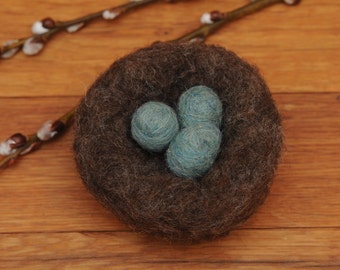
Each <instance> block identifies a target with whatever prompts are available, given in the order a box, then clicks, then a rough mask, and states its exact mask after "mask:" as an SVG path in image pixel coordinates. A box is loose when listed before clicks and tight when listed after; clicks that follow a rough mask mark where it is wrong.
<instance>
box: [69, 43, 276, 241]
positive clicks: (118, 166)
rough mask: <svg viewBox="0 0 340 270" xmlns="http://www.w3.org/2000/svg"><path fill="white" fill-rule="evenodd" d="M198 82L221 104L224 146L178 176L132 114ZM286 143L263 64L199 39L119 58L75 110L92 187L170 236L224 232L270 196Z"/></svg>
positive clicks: (80, 158)
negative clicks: (199, 172) (200, 172)
mask: <svg viewBox="0 0 340 270" xmlns="http://www.w3.org/2000/svg"><path fill="white" fill-rule="evenodd" d="M195 85H206V86H208V87H210V88H212V89H214V90H215V91H216V93H217V94H218V95H219V97H220V99H221V101H222V104H223V120H222V127H221V130H222V135H223V139H222V144H221V150H220V153H219V155H218V157H217V159H216V161H215V163H214V165H213V167H212V168H211V169H210V170H209V171H208V172H207V173H206V174H205V175H204V176H203V177H202V178H201V179H198V180H196V181H194V180H190V179H183V178H179V177H177V176H175V175H174V174H172V173H171V172H170V170H169V169H168V168H167V166H166V161H165V155H164V154H154V153H150V152H147V151H145V150H143V149H142V148H141V147H139V146H138V144H137V143H136V142H135V141H134V140H133V139H132V137H131V134H130V122H131V117H132V115H133V112H134V111H135V110H136V109H137V108H138V107H139V106H141V105H142V104H143V103H145V102H147V101H150V100H154V101H161V102H165V103H166V104H168V105H170V106H172V107H173V108H176V104H177V102H178V99H179V96H180V95H181V94H182V93H183V92H184V91H185V90H186V89H189V88H190V87H192V86H195ZM281 149H282V128H281V120H280V115H279V113H278V111H277V108H276V106H275V104H274V102H273V99H272V97H271V94H270V91H269V89H268V87H267V85H266V83H265V81H264V80H263V79H262V77H261V76H260V74H259V72H258V70H257V68H256V67H254V66H252V65H250V64H249V63H247V62H246V61H244V60H242V59H241V58H239V57H238V56H237V55H236V54H235V53H233V52H231V51H228V50H226V49H224V48H222V47H219V46H215V45H205V44H201V43H181V44H174V43H160V42H159V43H155V44H153V45H151V46H150V47H147V48H143V49H140V50H137V51H136V52H134V53H131V54H129V55H127V56H125V57H123V58H121V59H119V60H118V61H116V62H114V63H113V64H112V65H111V66H110V67H109V69H108V70H106V71H105V72H104V73H103V74H102V75H101V76H100V77H99V78H98V79H97V80H96V81H95V82H94V84H93V85H92V86H91V87H90V89H89V90H88V92H87V94H86V96H85V97H84V98H83V99H82V100H81V102H80V104H79V107H78V110H77V112H76V124H75V138H74V152H75V160H76V163H77V166H78V169H79V173H80V175H81V178H82V180H83V182H84V183H85V185H86V187H87V188H88V190H89V191H90V192H91V193H92V194H93V195H94V196H95V197H96V198H97V199H98V200H99V201H100V202H101V203H102V204H103V205H105V206H106V207H107V208H109V209H110V210H111V211H112V212H113V213H114V214H115V215H116V216H117V217H118V218H119V219H120V220H121V221H123V222H125V223H126V224H128V225H129V226H130V227H131V228H133V229H134V230H136V231H139V232H144V233H147V234H151V235H153V236H157V237H161V238H166V239H169V240H172V241H186V242H197V241H201V240H208V239H213V238H217V237H220V236H224V235H226V234H228V232H229V231H230V230H231V229H234V228H235V226H237V225H239V224H240V223H242V222H244V221H245V220H246V219H248V218H249V217H250V216H251V215H252V214H253V213H254V211H255V210H256V209H257V208H258V206H259V205H260V204H262V203H263V201H264V199H265V197H266V196H267V194H268V191H269V187H270V184H271V181H272V178H273V176H274V172H275V169H276V167H277V165H278V162H279V159H280V153H281Z"/></svg>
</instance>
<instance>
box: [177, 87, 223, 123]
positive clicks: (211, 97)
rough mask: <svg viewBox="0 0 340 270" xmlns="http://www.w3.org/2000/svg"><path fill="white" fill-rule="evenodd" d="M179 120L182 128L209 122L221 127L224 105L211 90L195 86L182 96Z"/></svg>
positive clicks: (179, 106)
mask: <svg viewBox="0 0 340 270" xmlns="http://www.w3.org/2000/svg"><path fill="white" fill-rule="evenodd" d="M178 118H179V121H180V123H181V126H182V127H187V126H190V125H195V124H199V123H209V122H211V123H214V124H215V125H216V126H217V127H220V125H221V121H222V103H221V101H220V99H219V97H218V95H216V94H215V92H214V91H213V90H212V89H211V88H209V87H206V86H204V85H195V86H193V87H191V88H190V89H188V90H187V91H185V92H184V93H183V94H182V95H181V96H180V98H179V102H178Z"/></svg>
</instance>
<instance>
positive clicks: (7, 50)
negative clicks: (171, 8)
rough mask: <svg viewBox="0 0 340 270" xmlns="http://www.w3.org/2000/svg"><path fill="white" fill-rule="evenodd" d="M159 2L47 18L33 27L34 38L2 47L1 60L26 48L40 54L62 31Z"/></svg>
mask: <svg viewBox="0 0 340 270" xmlns="http://www.w3.org/2000/svg"><path fill="white" fill-rule="evenodd" d="M157 1H159V0H132V1H130V2H128V3H126V4H123V5H119V6H116V7H113V8H109V9H104V10H101V11H98V12H94V13H91V14H88V15H86V16H83V17H79V18H76V19H73V20H69V21H63V22H62V21H61V22H55V21H54V20H53V19H51V18H45V19H43V20H41V21H38V22H36V23H35V25H33V27H34V26H36V30H34V28H33V27H32V30H33V35H32V36H29V37H25V38H19V39H14V40H10V41H7V42H6V43H5V45H4V46H2V47H0V59H1V58H11V57H12V56H13V55H14V54H16V53H17V52H18V50H19V49H21V48H24V50H23V51H24V53H25V54H27V55H35V54H38V53H39V52H40V51H41V50H42V49H43V47H44V44H46V43H47V42H48V41H49V40H50V39H51V37H52V36H54V35H55V34H56V33H58V32H60V31H62V30H67V31H68V32H76V31H78V30H79V29H81V28H83V27H84V26H85V25H86V23H88V22H91V21H94V20H96V19H107V20H112V19H115V18H117V17H119V16H120V15H122V14H124V13H127V12H129V11H132V10H135V9H137V8H139V7H142V6H145V5H147V4H150V3H153V2H157ZM25 45H27V47H29V45H31V47H32V49H30V50H27V49H25Z"/></svg>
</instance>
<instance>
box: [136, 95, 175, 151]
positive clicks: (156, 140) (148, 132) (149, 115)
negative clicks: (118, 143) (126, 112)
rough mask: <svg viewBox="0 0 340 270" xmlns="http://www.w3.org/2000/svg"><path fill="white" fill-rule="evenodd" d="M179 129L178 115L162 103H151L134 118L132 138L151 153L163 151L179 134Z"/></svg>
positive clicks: (142, 108)
mask: <svg viewBox="0 0 340 270" xmlns="http://www.w3.org/2000/svg"><path fill="white" fill-rule="evenodd" d="M178 129H179V124H178V121H177V114H176V113H175V111H174V110H173V109H172V108H171V107H170V106H168V105H166V104H164V103H162V102H156V101H149V102H147V103H145V104H143V105H142V106H141V107H139V108H138V109H137V110H136V111H135V113H134V114H133V116H132V121H131V134H132V137H133V138H134V140H135V141H136V142H138V144H139V145H140V146H141V147H142V148H144V149H146V150H149V151H153V152H161V151H163V150H164V149H165V148H166V147H168V145H169V143H170V142H171V140H172V139H173V138H174V137H175V135H176V134H177V133H178Z"/></svg>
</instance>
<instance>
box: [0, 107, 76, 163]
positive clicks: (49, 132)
mask: <svg viewBox="0 0 340 270" xmlns="http://www.w3.org/2000/svg"><path fill="white" fill-rule="evenodd" d="M75 110H76V107H74V108H72V109H71V110H70V111H68V112H67V113H65V114H64V115H62V116H61V117H59V118H58V119H57V120H55V121H54V122H51V121H48V122H46V123H45V124H43V126H42V127H41V128H40V130H39V131H38V132H36V133H33V134H30V135H28V136H27V137H26V136H24V135H22V134H21V133H16V134H13V135H12V136H11V137H10V138H9V139H7V140H9V142H10V144H11V145H12V147H14V148H13V150H14V151H12V153H11V154H9V155H7V156H3V157H2V159H0V169H5V168H7V167H8V166H9V165H11V164H12V163H14V161H15V160H16V159H17V158H19V157H20V156H21V155H24V154H27V153H29V152H31V151H32V150H34V149H36V148H37V147H38V146H39V145H40V144H42V143H43V142H46V141H48V140H50V139H52V138H54V137H57V136H59V135H62V134H63V133H65V131H66V130H67V129H68V128H69V127H70V126H71V125H72V122H73V116H74V113H75ZM5 142H6V141H5ZM11 142H12V143H11ZM2 143H4V142H2ZM11 145H10V148H11Z"/></svg>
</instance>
